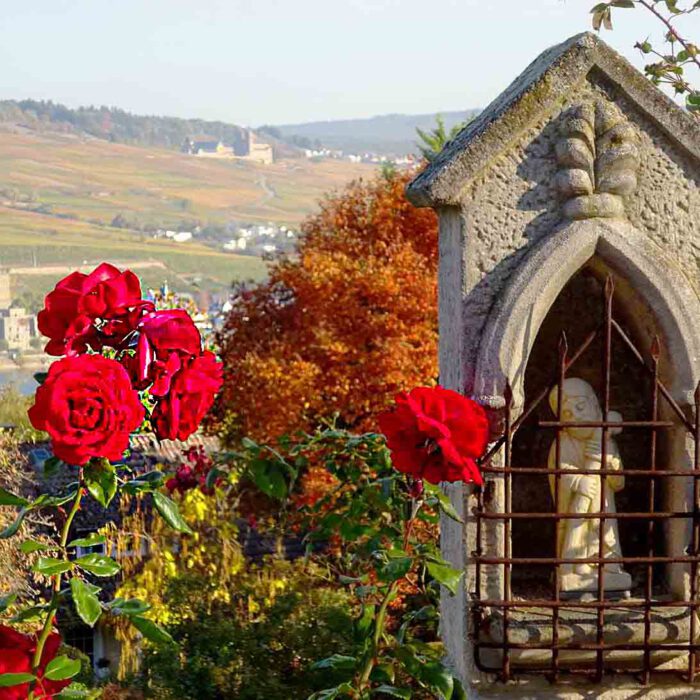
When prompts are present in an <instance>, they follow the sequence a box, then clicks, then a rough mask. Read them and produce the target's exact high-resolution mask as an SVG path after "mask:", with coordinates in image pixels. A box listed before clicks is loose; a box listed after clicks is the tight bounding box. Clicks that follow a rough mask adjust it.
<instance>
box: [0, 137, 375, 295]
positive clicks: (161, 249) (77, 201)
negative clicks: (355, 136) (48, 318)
mask: <svg viewBox="0 0 700 700" xmlns="http://www.w3.org/2000/svg"><path fill="white" fill-rule="evenodd" d="M373 173H374V170H373V168H372V167H371V166H367V165H361V164H352V163H348V162H341V161H326V162H321V163H312V162H308V161H306V160H301V159H294V160H282V161H279V162H277V163H275V164H274V165H268V166H263V165H257V164H254V163H249V162H242V161H217V160H212V159H202V158H196V157H193V156H187V155H184V154H181V153H179V152H177V151H174V150H165V149H156V148H142V147H136V146H129V145H124V144H116V143H110V142H107V141H103V140H98V139H94V138H91V137H85V136H78V135H75V134H71V133H54V132H48V131H47V132H39V133H37V132H35V131H32V130H29V129H26V128H19V127H17V126H16V125H13V126H6V128H5V130H4V131H3V130H2V128H1V127H0V264H1V265H9V266H12V267H18V266H19V267H28V266H30V267H33V266H44V265H76V264H80V263H83V261H86V262H87V263H93V262H96V261H100V260H104V259H107V260H114V261H118V262H121V261H123V262H138V263H140V264H142V265H145V266H144V267H143V268H142V269H143V273H144V276H145V278H146V281H147V282H149V283H159V282H162V280H163V279H164V278H167V279H169V280H170V281H171V283H172V284H173V285H176V286H178V287H179V288H183V287H184V288H187V289H190V290H192V289H195V288H197V287H204V288H208V289H212V290H221V289H224V288H226V287H227V286H228V285H229V284H230V282H231V281H232V280H233V279H242V278H250V277H252V278H260V277H261V276H263V275H264V264H263V263H262V261H261V260H260V259H258V258H253V257H246V256H240V255H233V254H231V253H225V252H222V251H220V250H215V249H213V248H210V247H207V246H205V245H203V244H200V243H197V242H188V243H174V242H171V241H168V240H165V239H157V240H156V239H153V238H152V236H151V235H150V234H149V233H148V232H149V231H150V230H152V229H155V228H159V227H162V228H172V229H178V228H179V229H182V228H183V227H189V228H191V227H193V226H194V225H196V224H200V225H201V226H207V225H212V224H214V225H224V224H235V223H236V222H238V223H241V224H243V223H248V222H274V223H280V224H281V223H283V224H287V225H298V224H299V223H300V222H301V220H302V219H303V218H304V217H305V216H306V215H308V214H309V213H311V212H312V211H314V210H315V209H316V207H317V202H318V200H319V199H320V198H321V197H322V196H323V195H324V193H326V192H328V191H329V190H332V189H334V188H338V187H341V186H343V185H344V184H345V183H346V182H348V181H349V180H351V179H353V178H357V177H370V176H372V175H373ZM118 216H119V217H120V218H121V220H122V222H126V223H122V224H121V225H122V226H127V227H126V228H123V227H122V228H116V227H114V226H112V225H111V224H112V222H113V221H115V217H118ZM151 263H156V265H155V266H154V265H152V264H151ZM40 272H41V270H36V271H35V274H31V275H30V274H25V273H22V274H20V275H18V276H17V279H16V280H15V282H18V283H20V284H21V288H22V289H23V290H31V291H34V292H36V293H43V291H45V290H46V289H47V288H48V287H49V286H50V284H51V283H52V282H54V281H55V280H56V276H57V275H56V273H55V272H54V271H51V272H47V273H46V274H45V275H42V274H38V273H40Z"/></svg>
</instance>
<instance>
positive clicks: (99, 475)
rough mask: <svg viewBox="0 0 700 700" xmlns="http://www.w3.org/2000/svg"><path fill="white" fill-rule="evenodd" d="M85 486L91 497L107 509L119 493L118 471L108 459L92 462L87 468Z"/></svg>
mask: <svg viewBox="0 0 700 700" xmlns="http://www.w3.org/2000/svg"><path fill="white" fill-rule="evenodd" d="M85 485H86V486H87V489H88V491H89V492H90V495H91V496H92V497H93V498H94V499H95V500H96V501H97V502H98V503H99V504H100V505H101V506H103V507H104V508H107V507H108V506H109V504H110V503H111V502H112V499H113V498H114V496H115V494H116V493H117V470H116V469H115V468H114V465H113V464H112V463H111V462H110V461H109V460H108V459H101V460H99V461H97V462H95V461H93V462H90V464H89V465H88V466H87V467H86V468H85Z"/></svg>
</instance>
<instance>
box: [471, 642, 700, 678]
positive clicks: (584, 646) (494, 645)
mask: <svg viewBox="0 0 700 700" xmlns="http://www.w3.org/2000/svg"><path fill="white" fill-rule="evenodd" d="M479 644H480V646H481V647H482V648H483V649H500V648H501V647H502V646H503V643H502V642H480V643H479ZM508 646H509V647H510V648H511V649H525V650H530V651H552V648H553V647H552V645H551V644H528V643H527V642H509V644H508ZM644 648H645V647H644V642H636V643H635V642H627V643H624V642H621V643H617V644H613V643H610V644H606V643H605V642H577V643H574V644H560V645H559V651H598V652H602V651H644ZM649 648H650V649H652V650H658V651H662V650H665V651H688V650H691V649H692V650H693V651H695V650H697V649H700V642H697V643H695V644H686V643H685V642H683V643H676V644H674V643H670V644H665V643H664V642H652V643H651V644H649ZM596 673H597V669H596ZM676 673H678V671H676Z"/></svg>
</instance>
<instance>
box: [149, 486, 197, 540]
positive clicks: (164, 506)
mask: <svg viewBox="0 0 700 700" xmlns="http://www.w3.org/2000/svg"><path fill="white" fill-rule="evenodd" d="M153 503H154V505H155V507H156V510H157V511H158V512H159V513H160V514H161V517H162V518H163V520H165V522H166V523H168V525H170V527H171V528H173V530H177V531H178V532H184V533H185V534H187V535H191V534H192V530H191V529H190V526H189V525H188V524H187V523H186V522H185V521H184V520H183V518H182V516H181V515H180V511H179V510H178V507H177V504H176V503H175V502H174V501H173V500H171V499H170V498H168V497H167V496H166V495H165V494H164V493H161V492H160V491H155V492H154V493H153Z"/></svg>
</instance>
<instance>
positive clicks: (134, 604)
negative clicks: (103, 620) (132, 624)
mask: <svg viewBox="0 0 700 700" xmlns="http://www.w3.org/2000/svg"><path fill="white" fill-rule="evenodd" d="M150 609H151V606H150V605H149V604H148V603H144V602H143V601H142V600H139V599H138V598H130V599H129V600H124V599H118V600H114V601H112V604H111V605H110V612H111V613H113V614H115V615H125V616H126V617H131V616H132V615H143V614H144V613H147V612H148V611H149V610H150Z"/></svg>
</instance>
